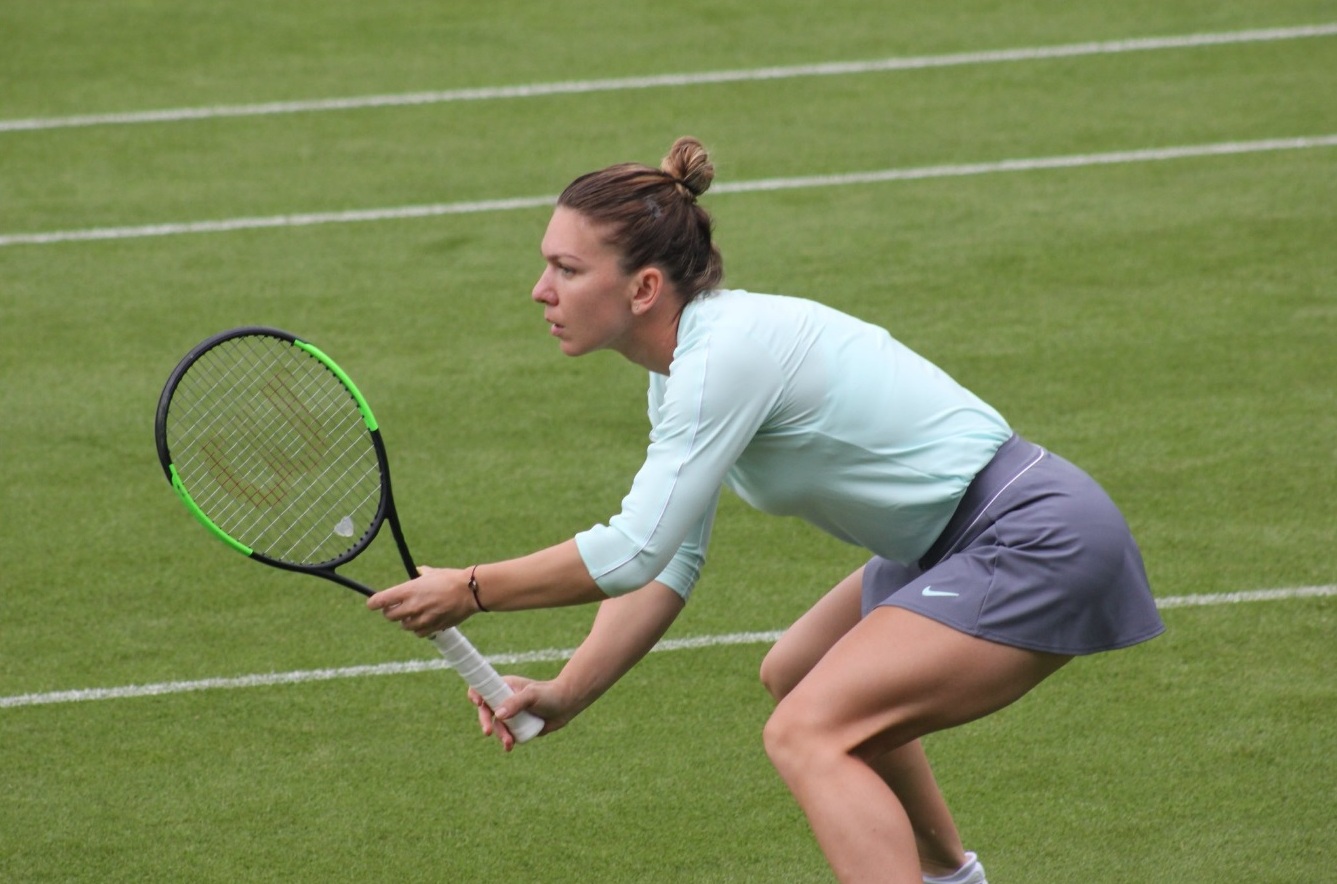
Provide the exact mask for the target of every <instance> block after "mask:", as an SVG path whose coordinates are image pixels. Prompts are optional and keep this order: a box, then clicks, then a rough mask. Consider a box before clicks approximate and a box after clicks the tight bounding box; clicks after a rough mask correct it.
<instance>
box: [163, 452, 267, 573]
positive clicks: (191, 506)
mask: <svg viewBox="0 0 1337 884" xmlns="http://www.w3.org/2000/svg"><path fill="white" fill-rule="evenodd" d="M168 470H170V472H171V478H172V488H173V489H175V491H176V496H177V497H179V498H181V502H182V503H184V504H185V505H186V509H188V510H190V512H191V514H192V515H194V516H195V518H197V519H199V520H200V524H201V525H203V526H204V527H206V528H208V529H209V533H210V534H212V535H213V536H215V537H217V538H218V539H219V540H221V541H223V542H224V543H226V544H227V545H228V546H230V547H232V548H233V549H235V550H236V551H237V552H239V553H241V554H242V555H244V556H248V557H249V556H253V555H255V550H253V549H251V548H250V547H249V546H247V545H246V544H244V543H242V542H241V541H239V540H237V539H235V538H234V537H232V536H231V535H229V534H228V533H227V532H226V531H224V530H223V529H222V528H219V527H218V526H217V525H215V524H214V522H213V519H210V518H209V517H208V516H206V515H205V514H204V510H202V509H200V508H199V505H198V504H196V503H195V500H194V499H193V498H192V497H191V496H190V492H189V491H187V490H186V486H185V483H183V482H182V481H181V477H180V476H179V475H177V472H176V466H175V465H172V466H169V467H168Z"/></svg>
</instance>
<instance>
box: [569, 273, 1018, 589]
mask: <svg viewBox="0 0 1337 884" xmlns="http://www.w3.org/2000/svg"><path fill="white" fill-rule="evenodd" d="M649 416H650V426H651V429H650V444H649V447H648V448H647V451H646V457H645V462H644V464H643V465H642V466H641V468H640V470H639V471H638V472H637V474H636V478H635V480H634V481H633V483H632V486H631V490H630V491H629V492H628V494H627V495H626V497H625V498H624V499H623V501H622V509H621V512H620V513H618V514H617V515H616V516H614V517H613V518H611V519H610V520H609V521H608V523H607V524H600V525H595V526H594V527H592V528H590V529H589V530H588V531H583V532H581V533H579V534H577V535H576V546H577V549H578V550H579V551H580V555H581V558H582V559H583V560H584V562H585V565H586V567H588V568H589V570H590V575H591V576H592V577H593V578H594V580H595V582H596V583H598V585H599V587H600V588H601V589H602V590H603V591H604V592H606V593H608V594H610V595H618V594H621V593H625V592H629V591H631V590H634V589H637V588H639V587H641V586H644V585H645V584H646V583H649V582H650V581H651V580H659V581H661V582H663V583H665V584H667V585H668V586H669V587H671V588H672V589H673V590H674V591H675V592H677V593H679V594H680V595H682V596H683V597H684V598H687V597H688V596H689V595H690V594H691V591H692V588H693V586H695V584H696V581H697V579H698V577H699V575H700V572H701V568H702V566H703V565H704V563H705V555H706V549H707V546H708V544H709V539H710V531H711V526H712V523H713V521H714V513H715V507H716V504H717V502H718V500H719V494H720V489H721V488H722V487H726V486H727V487H728V488H730V489H731V490H733V491H734V492H736V493H737V494H738V495H739V496H740V497H741V498H742V499H743V500H744V501H746V502H747V503H748V504H750V505H752V506H754V507H756V508H757V509H760V510H762V511H764V512H767V513H773V514H776V515H785V516H797V517H799V518H801V519H804V520H806V521H807V522H810V523H811V524H813V525H815V526H817V527H818V528H821V529H822V530H824V531H826V532H828V533H830V534H832V535H834V536H835V537H838V538H840V539H841V540H844V541H847V542H849V543H853V544H857V545H859V546H861V547H863V548H865V549H867V550H869V551H870V552H872V553H875V554H877V555H880V556H884V557H886V558H889V559H893V560H896V561H913V560H915V559H917V558H919V557H920V556H922V555H923V553H924V552H925V551H927V549H928V548H929V546H930V545H931V544H932V543H933V541H934V540H935V539H936V538H937V537H938V535H939V534H940V533H941V532H942V530H943V528H944V527H945V526H946V524H947V521H948V519H949V518H950V517H951V515H952V512H953V511H954V510H955V508H956V504H957V502H958V501H959V500H960V499H961V496H962V495H963V494H964V493H965V489H966V486H967V485H969V484H970V481H971V479H973V478H974V476H975V474H976V473H978V472H979V471H980V469H982V468H983V467H984V465H985V464H986V463H988V461H989V459H990V458H991V457H992V456H993V454H994V452H995V451H996V450H997V449H998V447H999V446H1000V445H1002V443H1003V442H1004V441H1006V440H1007V439H1008V437H1009V436H1011V434H1012V431H1011V429H1010V428H1009V427H1008V424H1007V422H1006V421H1005V420H1004V419H1003V417H1002V416H1001V415H999V414H998V412H997V411H995V410H994V409H993V408H991V407H990V406H989V405H987V404H986V403H984V402H983V401H982V400H981V399H980V398H979V397H977V396H975V395H974V394H973V393H971V392H970V391H969V390H967V389H965V388H964V387H962V386H961V385H960V384H958V383H956V382H955V381H954V380H952V379H951V378H950V377H949V376H948V375H947V374H946V373H945V372H943V371H942V370H941V369H939V368H937V367H936V366H935V365H933V364H932V363H931V362H929V361H928V360H926V359H924V358H923V357H921V356H919V355H918V354H916V353H914V352H913V351H912V350H910V349H909V348H908V347H906V346H904V345H903V344H901V343H899V342H898V341H896V340H895V339H894V338H893V337H892V336H891V335H890V334H889V333H888V332H887V331H886V330H885V329H882V328H879V327H877V326H875V325H871V324H869V323H866V322H863V321H861V320H859V319H856V318H854V317H852V316H849V315H847V314H844V313H841V312H840V311H837V310H834V309H832V308H830V307H826V306H823V305H822V304H819V303H816V302H814V301H809V300H803V299H799V298H791V297H783V296H779V295H762V294H754V293H751V292H745V291H738V290H731V291H718V292H713V293H709V294H707V295H705V296H703V297H700V298H697V299H695V300H693V301H692V302H690V303H689V304H688V305H687V307H686V308H685V309H684V310H683V313H682V316H681V319H680V321H679V325H678V340H677V346H676V347H675V349H674V352H673V361H672V364H671V365H670V367H669V373H668V374H667V375H661V374H658V373H651V375H650V386H649Z"/></svg>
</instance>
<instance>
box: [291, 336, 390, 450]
mask: <svg viewBox="0 0 1337 884" xmlns="http://www.w3.org/2000/svg"><path fill="white" fill-rule="evenodd" d="M292 343H293V346H294V347H297V348H298V349H300V350H305V351H306V352H307V353H310V354H311V355H312V356H314V357H315V358H316V359H318V360H319V361H320V363H321V364H322V365H324V366H325V367H326V368H328V369H329V370H330V373H331V374H333V375H334V376H335V377H336V378H338V379H339V383H341V384H343V385H344V386H345V387H347V388H348V392H349V393H351V394H352V396H353V401H355V402H356V403H357V408H358V411H360V412H362V420H363V422H364V423H366V425H367V429H368V430H371V431H372V432H373V433H374V432H376V430H377V426H376V417H375V416H374V415H373V414H372V413H371V406H369V405H367V400H366V399H364V398H362V391H361V390H359V389H358V388H357V384H355V383H353V379H352V378H350V377H349V376H348V375H347V374H345V373H344V370H343V369H342V368H340V367H339V366H338V365H337V364H335V362H334V360H333V359H331V358H330V357H328V356H326V355H325V354H324V353H323V352H322V351H321V349H320V348H319V347H317V346H316V345H315V344H308V343H307V342H306V341H302V340H298V339H293V342H292Z"/></svg>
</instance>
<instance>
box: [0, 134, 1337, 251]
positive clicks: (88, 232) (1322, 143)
mask: <svg viewBox="0 0 1337 884" xmlns="http://www.w3.org/2000/svg"><path fill="white" fill-rule="evenodd" d="M1321 147H1337V135H1319V136H1314V137H1306V138H1270V139H1265V140H1261V141H1231V142H1223V143H1219V144H1197V145H1188V146H1183V147H1160V148H1150V149H1147V150H1126V151H1114V152H1111V153H1094V154H1077V155H1074V156H1058V157H1034V158H1030V159H1016V160H1001V161H998V162H991V163H967V164H962V165H945V166H920V167H917V168H910V169H883V170H879V171H872V172H851V173H846V174H840V175H810V176H803V177H798V178H765V179H759V180H756V181H741V182H736V183H733V184H720V185H717V186H715V187H712V188H711V191H710V192H711V193H713V194H720V193H756V192H761V191H773V190H793V189H798V188H813V187H839V186H845V185H853V184H877V183H884V182H891V181H914V180H922V179H926V178H950V177H954V176H964V175H989V174H994V173H999V172H1028V171H1037V170H1043V169H1075V168H1081V167H1084V166H1102V165H1114V164H1120V163H1147V162H1158V161H1164V160H1179V159H1187V158H1192V157H1213V156H1228V155H1231V154H1250V153H1264V152H1269V151H1280V150H1309V149H1313V148H1321ZM556 202H557V197H556V196H555V195H554V196H535V197H519V198H516V199H502V200H484V201H480V202H461V203H438V204H436V205H425V206H400V207H397V208H385V209H358V210H353V211H347V212H309V213H305V214H299V215H273V216H269V217H259V218H227V219H223V220H219V221H187V222H180V223H170V224H147V225H143V226H138V227H94V228H89V229H84V230H56V231H50V232H46V233H10V234H0V247H4V246H17V245H50V244H53V243H66V242H85V241H91V240H109V239H139V238H144V237H153V236H177V235H180V234H188V233H223V232H227V231H235V230H255V229H260V228H266V227H308V226H311V225H316V224H350V223H355V222H367V221H392V220H401V219H406V218H432V217H437V216H441V215H468V214H477V213H480V212H504V211H511V210H515V209H533V208H540V207H545V206H552V205H553V204H554V203H556Z"/></svg>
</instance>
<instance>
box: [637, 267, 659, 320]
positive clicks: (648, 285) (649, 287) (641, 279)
mask: <svg viewBox="0 0 1337 884" xmlns="http://www.w3.org/2000/svg"><path fill="white" fill-rule="evenodd" d="M635 285H636V288H635V290H634V291H633V292H632V295H631V312H632V314H633V315H634V316H640V315H642V314H645V313H649V312H650V310H651V309H653V308H654V306H655V304H657V303H658V302H659V299H660V298H662V297H664V294H665V291H664V290H665V285H664V271H662V270H660V269H659V268H658V267H644V268H642V269H641V270H638V271H637V272H636V276H635Z"/></svg>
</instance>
